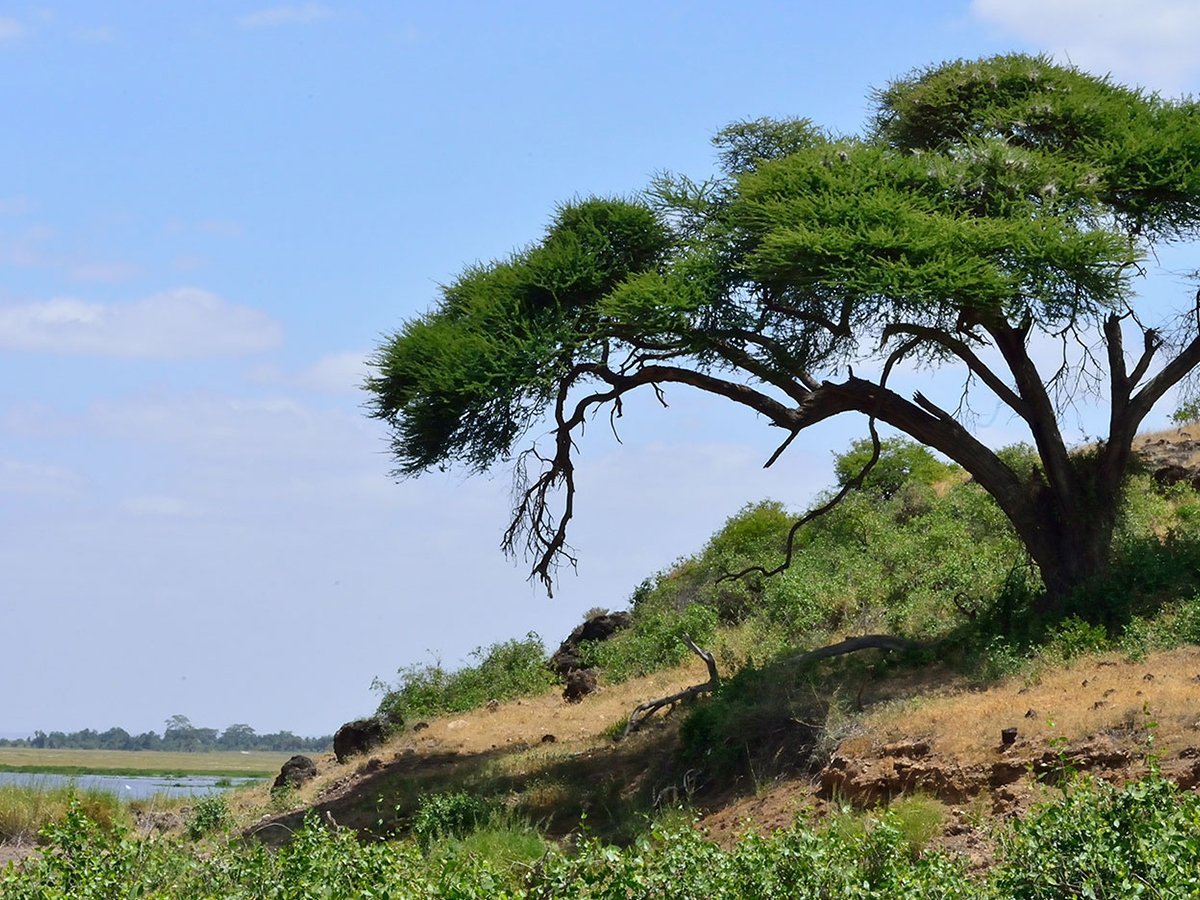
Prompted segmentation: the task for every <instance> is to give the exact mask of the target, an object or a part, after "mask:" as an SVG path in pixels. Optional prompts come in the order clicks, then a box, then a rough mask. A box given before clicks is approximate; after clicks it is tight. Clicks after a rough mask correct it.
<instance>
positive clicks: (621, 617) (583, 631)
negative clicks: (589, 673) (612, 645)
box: [546, 612, 632, 678]
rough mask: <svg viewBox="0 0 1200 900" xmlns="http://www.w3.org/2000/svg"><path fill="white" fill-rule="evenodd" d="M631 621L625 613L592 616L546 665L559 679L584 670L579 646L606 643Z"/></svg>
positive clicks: (572, 633)
mask: <svg viewBox="0 0 1200 900" xmlns="http://www.w3.org/2000/svg"><path fill="white" fill-rule="evenodd" d="M631 621H632V618H631V616H630V614H629V613H627V612H614V613H604V614H603V615H600V616H592V618H590V619H588V620H587V621H586V622H584V623H583V624H582V625H580V626H579V627H577V628H576V629H575V630H574V631H572V632H571V633H570V634H569V635H568V636H567V639H566V640H565V641H563V642H562V643H561V644H560V645H559V647H558V649H557V650H556V651H555V652H554V655H553V656H551V657H550V659H549V661H548V662H547V663H546V665H548V666H549V667H550V669H551V671H553V672H554V673H555V674H557V675H558V676H559V677H560V678H566V677H567V675H568V674H569V673H570V672H574V671H575V670H576V669H582V668H584V665H583V661H582V660H581V659H580V657H579V645H580V644H582V643H583V642H584V641H606V640H608V639H609V638H610V637H612V636H613V635H614V634H616V633H617V632H618V631H620V630H621V629H623V628H628V627H629V624H630V622H631Z"/></svg>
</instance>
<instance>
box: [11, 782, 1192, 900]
mask: <svg viewBox="0 0 1200 900" xmlns="http://www.w3.org/2000/svg"><path fill="white" fill-rule="evenodd" d="M440 802H441V801H432V800H431V801H430V803H431V804H436V803H440ZM469 805H470V804H469V803H466V802H464V801H461V800H456V801H454V802H453V803H450V802H447V803H446V804H445V810H444V811H445V812H446V814H447V815H452V816H459V818H460V819H462V820H463V821H464V822H465V821H466V819H465V813H464V810H465V809H466V808H467V806H469ZM430 808H431V809H432V805H431V806H430ZM460 813H462V814H463V815H460ZM938 819H939V812H938V809H937V806H936V804H932V803H930V802H929V801H926V800H923V799H922V798H910V799H902V800H900V801H897V802H895V803H893V804H892V806H891V807H890V808H888V809H885V810H882V811H876V812H872V813H870V814H868V815H865V816H853V817H847V816H839V817H834V818H832V819H830V820H829V824H828V826H826V827H812V826H809V825H807V824H805V823H804V822H802V821H797V823H796V824H794V825H792V826H791V827H789V828H785V829H780V830H778V831H775V832H774V833H772V834H768V835H759V834H754V833H751V834H748V835H747V836H745V837H744V838H742V839H741V840H740V841H738V842H737V843H736V844H735V845H734V846H733V847H731V848H730V849H728V850H724V849H721V848H720V847H718V846H717V845H716V844H713V843H711V842H709V841H708V840H707V839H706V838H705V837H704V835H703V834H701V833H700V832H699V831H698V830H696V829H695V828H694V827H692V825H691V823H690V822H689V821H687V820H686V819H685V818H683V817H681V816H679V815H670V816H663V817H660V818H659V819H657V820H655V821H652V822H651V823H650V826H649V829H648V830H646V831H643V832H642V833H641V834H640V835H638V836H637V837H636V839H635V840H633V842H632V843H631V845H630V846H628V847H626V848H624V849H621V848H618V847H614V846H612V845H610V844H605V843H602V842H600V841H598V840H593V839H585V840H582V841H580V842H579V843H578V844H577V845H576V846H575V847H574V848H573V849H572V850H570V851H563V850H556V849H554V848H552V847H548V846H547V845H545V844H543V843H539V842H537V841H536V840H534V839H531V835H530V833H529V832H528V831H526V832H525V836H524V837H523V838H521V839H520V840H518V839H517V837H515V836H514V834H513V833H511V832H510V833H509V834H508V835H507V836H504V835H503V834H499V836H498V832H497V833H493V832H496V830H495V829H491V828H490V827H489V826H487V825H485V827H483V828H479V829H476V830H474V831H470V826H469V825H464V828H465V829H466V830H467V832H468V833H467V835H466V837H465V838H463V839H460V840H454V841H444V840H441V841H433V842H431V843H430V844H429V848H430V850H429V852H423V851H422V850H421V849H420V847H419V846H418V844H417V843H415V842H412V841H407V840H394V841H386V842H384V841H360V840H358V839H356V837H355V835H354V833H353V832H352V831H350V830H348V829H326V828H322V827H320V825H319V824H318V823H317V821H316V818H315V816H312V817H310V818H309V820H308V821H307V822H306V823H305V825H304V826H303V827H302V828H300V829H299V830H298V831H297V832H296V833H295V834H294V835H293V836H292V839H291V841H289V842H288V843H287V844H285V845H284V846H283V847H281V848H279V849H278V850H267V849H266V848H264V847H262V846H261V845H258V844H256V843H254V842H249V843H243V842H230V843H215V844H208V843H206V844H205V845H204V846H203V849H202V850H201V849H200V848H199V847H197V846H194V845H190V844H181V843H178V842H176V841H173V840H171V839H168V838H163V837H148V838H144V839H137V838H134V837H133V836H131V835H130V833H129V832H128V831H126V830H125V829H124V828H121V827H117V828H107V829H106V828H102V827H100V826H98V825H97V824H95V823H94V822H93V821H92V820H91V819H89V818H88V817H87V816H86V815H85V814H84V813H83V812H82V810H81V809H80V808H79V806H78V805H77V804H76V805H73V806H72V808H71V809H70V810H69V812H68V815H67V816H66V818H65V819H64V821H63V822H62V823H60V824H56V825H50V826H47V827H46V828H45V829H44V831H43V841H44V843H45V847H44V850H43V852H42V853H41V854H39V855H37V856H35V857H33V858H31V859H30V860H28V861H27V862H26V863H25V864H24V866H23V867H21V868H14V867H9V868H7V869H4V870H0V896H3V897H5V898H6V900H108V898H112V897H171V898H175V900H202V898H210V897H239V898H245V900H257V898H261V900H267V898H273V900H288V898H296V900H300V898H309V897H339V898H341V897H345V898H359V897H361V898H366V897H405V898H408V897H412V898H420V897H427V898H431V900H432V898H435V897H456V898H503V897H513V898H516V897H525V898H530V900H533V898H546V900H549V898H559V897H570V898H573V900H574V898H577V900H589V898H597V900H598V898H618V897H620V898H651V897H653V898H656V900H657V898H664V900H696V898H709V897H726V898H740V897H756V898H783V897H787V898H797V900H818V898H826V897H846V898H871V900H895V898H912V900H918V898H930V897H939V898H945V900H951V898H963V900H967V898H973V900H987V898H995V900H1001V898H1003V900H1037V898H1046V900H1051V898H1054V900H1057V898H1060V897H1094V898H1113V900H1116V898H1125V897H1147V898H1149V897H1155V898H1159V897H1191V896H1196V895H1198V894H1200V798H1198V797H1196V796H1195V795H1194V794H1192V793H1190V792H1186V791H1180V790H1179V789H1177V788H1176V787H1174V785H1172V784H1171V783H1170V782H1168V781H1166V780H1164V779H1162V778H1160V777H1159V776H1157V775H1151V776H1150V777H1148V778H1146V779H1144V780H1143V781H1141V782H1136V783H1131V784H1128V785H1126V786H1125V787H1123V788H1119V789H1118V788H1113V787H1110V786H1109V785H1107V784H1105V783H1104V782H1101V781H1093V780H1078V781H1075V782H1073V783H1071V784H1068V786H1067V787H1066V789H1065V790H1064V792H1063V793H1062V794H1061V795H1060V796H1059V797H1058V798H1057V799H1055V800H1053V801H1052V802H1049V803H1046V804H1045V805H1043V806H1041V807H1039V808H1037V809H1035V810H1034V811H1033V812H1031V813H1030V814H1029V815H1028V816H1027V817H1026V818H1024V819H1022V820H1015V821H1014V822H1013V823H1012V825H1011V827H1010V828H1009V830H1008V831H1007V832H1004V833H1003V834H1002V836H1001V841H1000V845H999V848H998V853H997V863H996V865H995V867H994V868H993V869H992V870H991V871H990V872H986V873H974V874H972V873H969V872H968V871H967V870H966V868H965V866H964V864H963V863H961V862H958V861H955V860H951V859H949V858H948V857H946V856H944V855H942V854H940V853H935V852H930V851H928V850H925V849H923V844H924V842H925V841H926V840H927V839H928V835H929V834H930V833H931V832H932V831H934V830H935V829H936V825H937V821H938ZM502 831H503V829H499V832H502ZM535 854H536V855H535ZM535 861H536V864H534V865H531V863H534V862H535Z"/></svg>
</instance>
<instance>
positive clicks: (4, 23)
mask: <svg viewBox="0 0 1200 900" xmlns="http://www.w3.org/2000/svg"><path fill="white" fill-rule="evenodd" d="M23 34H25V26H24V25H22V24H21V23H20V22H18V21H17V20H16V19H14V18H12V17H11V16H5V17H0V43H3V42H5V41H12V40H16V39H17V38H19V37H21V36H22V35H23Z"/></svg>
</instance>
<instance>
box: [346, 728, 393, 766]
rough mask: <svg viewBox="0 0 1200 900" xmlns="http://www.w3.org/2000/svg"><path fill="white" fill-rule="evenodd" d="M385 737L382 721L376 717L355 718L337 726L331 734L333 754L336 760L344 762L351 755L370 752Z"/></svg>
mask: <svg viewBox="0 0 1200 900" xmlns="http://www.w3.org/2000/svg"><path fill="white" fill-rule="evenodd" d="M386 737H387V734H386V733H385V732H384V730H383V723H382V722H380V721H379V720H378V719H355V720H354V721H353V722H347V723H346V724H345V725H343V726H342V727H341V728H339V729H338V730H337V734H335V735H334V736H333V755H334V756H336V757H337V761H338V762H345V761H346V760H347V759H349V758H350V757H351V756H358V755H359V754H362V753H370V752H371V751H372V750H374V749H375V748H376V747H378V746H379V745H380V744H382V743H383V742H384V740H385V739H386Z"/></svg>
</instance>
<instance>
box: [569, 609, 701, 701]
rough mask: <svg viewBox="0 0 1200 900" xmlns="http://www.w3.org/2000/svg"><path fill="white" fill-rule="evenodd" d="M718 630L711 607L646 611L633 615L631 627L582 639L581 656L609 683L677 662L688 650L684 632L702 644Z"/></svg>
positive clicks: (647, 672) (680, 660)
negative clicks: (601, 637) (602, 636)
mask: <svg viewBox="0 0 1200 900" xmlns="http://www.w3.org/2000/svg"><path fill="white" fill-rule="evenodd" d="M716 630H717V613H716V611H715V610H714V609H712V607H709V606H703V605H701V604H698V603H693V604H692V605H690V606H688V607H687V608H686V609H684V610H683V612H681V613H675V612H673V611H666V610H662V611H660V610H645V611H644V612H642V614H640V615H635V616H634V618H633V624H632V625H631V627H629V628H627V629H625V630H624V631H621V632H618V633H617V634H615V635H613V636H612V637H610V638H609V639H608V640H606V641H585V642H584V643H583V644H581V645H580V655H581V657H582V659H583V661H584V663H585V664H587V665H589V666H598V667H599V668H600V669H601V671H602V672H603V673H604V677H605V678H607V679H608V680H609V681H611V682H614V683H615V682H621V681H627V680H628V679H630V678H636V677H639V676H641V675H648V674H649V673H651V672H657V671H658V670H660V669H665V668H668V667H670V666H675V665H678V664H679V663H680V662H682V661H683V659H684V658H685V657H686V656H687V655H688V654H689V653H690V652H691V651H689V650H688V648H687V645H686V644H684V642H683V635H685V634H687V635H690V636H691V638H692V640H694V641H696V643H698V644H700V645H701V646H704V645H705V644H706V643H708V642H709V641H711V640H712V637H713V635H714V634H715V633H716Z"/></svg>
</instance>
